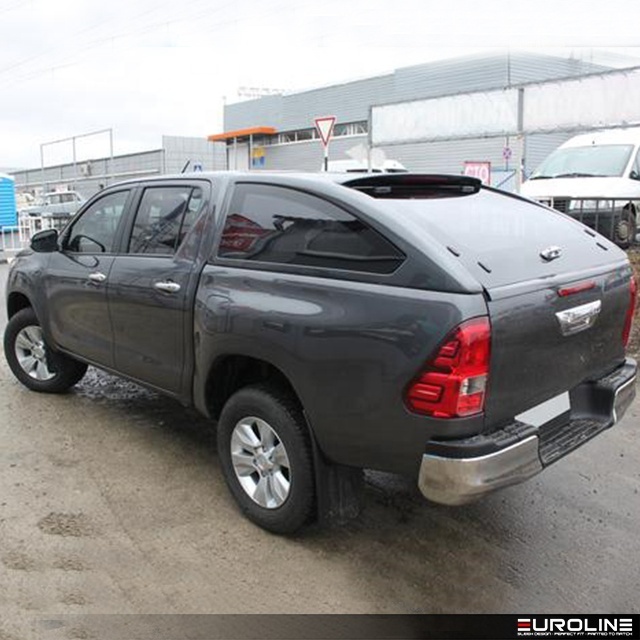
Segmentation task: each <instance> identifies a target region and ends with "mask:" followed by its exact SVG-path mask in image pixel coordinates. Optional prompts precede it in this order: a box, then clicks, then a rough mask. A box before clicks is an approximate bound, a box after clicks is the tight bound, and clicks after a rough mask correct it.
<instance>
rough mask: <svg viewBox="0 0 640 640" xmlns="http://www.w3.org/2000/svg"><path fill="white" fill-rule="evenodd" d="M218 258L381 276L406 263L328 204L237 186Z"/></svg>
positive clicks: (293, 193) (369, 231)
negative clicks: (377, 274)
mask: <svg viewBox="0 0 640 640" xmlns="http://www.w3.org/2000/svg"><path fill="white" fill-rule="evenodd" d="M218 256H219V257H220V258H227V259H234V260H243V261H247V260H248V261H256V262H270V263H276V264H281V265H301V266H306V267H321V268H328V269H342V270H347V271H360V272H366V273H381V274H384V273H392V272H393V271H395V270H396V269H397V268H398V267H399V266H400V264H401V263H402V261H403V260H404V255H403V254H402V252H401V251H399V250H398V249H397V248H396V247H395V246H394V245H393V244H392V243H391V242H389V241H388V240H387V239H386V238H384V237H383V236H381V235H380V234H379V233H378V232H377V231H375V230H374V229H372V228H371V227H369V226H368V225H366V224H365V223H364V222H362V221H361V220H360V219H358V218H356V217H355V216H353V215H351V214H350V213H348V212H346V211H344V210H343V209H341V208H339V207H337V206H335V205H333V204H331V203H330V202H327V201H325V200H323V199H321V198H318V197H316V196H312V195H310V194H305V193H302V192H299V191H296V190H294V189H289V188H285V187H276V186H271V185H257V184H240V185H238V186H237V187H236V190H235V192H234V195H233V198H232V200H231V204H230V209H229V213H228V214H227V218H226V222H225V226H224V230H223V232H222V238H221V240H220V245H219V247H218Z"/></svg>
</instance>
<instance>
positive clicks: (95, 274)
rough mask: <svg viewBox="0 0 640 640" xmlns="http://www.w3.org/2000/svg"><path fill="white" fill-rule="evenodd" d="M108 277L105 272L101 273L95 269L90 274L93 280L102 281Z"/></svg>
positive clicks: (90, 278)
mask: <svg viewBox="0 0 640 640" xmlns="http://www.w3.org/2000/svg"><path fill="white" fill-rule="evenodd" d="M106 279H107V276H105V275H104V273H100V271H94V272H93V273H90V274H89V280H91V282H95V283H100V282H104V281H105V280H106Z"/></svg>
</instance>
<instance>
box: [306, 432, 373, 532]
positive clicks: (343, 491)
mask: <svg viewBox="0 0 640 640" xmlns="http://www.w3.org/2000/svg"><path fill="white" fill-rule="evenodd" d="M311 441H312V443H313V466H314V471H315V479H316V501H317V510H318V522H319V523H320V524H321V525H323V526H327V525H341V524H345V523H346V522H348V521H349V520H353V519H354V518H357V517H358V516H359V515H360V513H361V511H362V505H363V496H364V471H363V470H362V469H359V468H357V467H348V466H345V465H342V464H334V463H332V462H330V461H328V460H327V459H326V458H325V456H324V455H323V454H322V452H321V451H320V449H319V448H318V445H317V444H316V442H315V438H312V439H311Z"/></svg>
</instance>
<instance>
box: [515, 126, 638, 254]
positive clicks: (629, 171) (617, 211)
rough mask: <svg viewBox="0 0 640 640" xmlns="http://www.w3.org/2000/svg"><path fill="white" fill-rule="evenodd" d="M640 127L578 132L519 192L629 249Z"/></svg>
mask: <svg viewBox="0 0 640 640" xmlns="http://www.w3.org/2000/svg"><path fill="white" fill-rule="evenodd" d="M639 154H640V127H630V128H627V129H606V130H602V131H595V132H593V133H587V134H582V135H579V136H575V137H574V138H571V140H568V141H567V142H565V143H564V144H563V145H561V146H560V147H558V148H557V149H556V150H555V151H554V152H553V153H552V154H551V155H550V156H548V157H547V158H546V160H544V162H543V163H542V164H541V165H540V166H539V167H538V168H537V169H536V170H535V172H534V173H533V174H532V175H531V177H530V178H529V180H527V181H526V182H525V183H524V184H523V185H522V189H521V193H522V195H524V196H527V197H528V198H532V199H534V200H537V201H539V202H542V203H544V204H547V205H549V206H551V207H553V208H554V209H557V210H558V211H562V212H563V213H567V214H569V215H571V216H573V217H575V218H577V219H579V220H580V221H581V222H584V224H586V225H588V226H590V227H592V228H593V229H596V230H597V231H599V232H600V233H602V234H603V235H605V236H607V237H608V238H611V239H612V240H613V241H614V242H616V243H617V244H618V245H620V246H621V247H628V246H629V244H631V242H633V240H634V238H635V235H636V232H637V227H636V224H637V220H638V215H637V213H638V209H639V207H640V155H639Z"/></svg>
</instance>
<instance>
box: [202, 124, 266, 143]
mask: <svg viewBox="0 0 640 640" xmlns="http://www.w3.org/2000/svg"><path fill="white" fill-rule="evenodd" d="M275 133H277V131H276V130H275V129H274V128H273V127H249V128H248V129H238V130H237V131H225V132H224V133H215V134H213V135H210V136H208V137H207V140H209V142H224V141H225V140H233V139H234V138H248V137H249V136H257V135H261V136H272V135H274V134H275Z"/></svg>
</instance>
